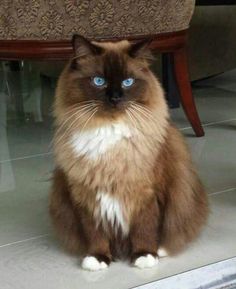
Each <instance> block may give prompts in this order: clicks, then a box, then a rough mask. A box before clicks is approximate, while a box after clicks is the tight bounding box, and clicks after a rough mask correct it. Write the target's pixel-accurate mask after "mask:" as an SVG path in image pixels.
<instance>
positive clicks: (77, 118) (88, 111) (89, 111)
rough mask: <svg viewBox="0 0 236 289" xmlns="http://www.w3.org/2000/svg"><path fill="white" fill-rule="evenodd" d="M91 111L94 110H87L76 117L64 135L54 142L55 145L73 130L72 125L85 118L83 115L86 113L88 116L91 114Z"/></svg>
mask: <svg viewBox="0 0 236 289" xmlns="http://www.w3.org/2000/svg"><path fill="white" fill-rule="evenodd" d="M97 109H98V108H97ZM93 110H94V108H91V109H88V110H86V111H85V112H84V113H82V114H81V115H79V116H78V117H76V118H75V119H74V120H73V121H72V123H71V124H70V125H69V126H68V127H67V129H66V130H65V131H64V133H63V134H62V135H61V136H60V138H59V139H58V140H57V141H56V144H57V143H59V142H60V141H61V139H63V138H64V136H65V135H66V134H67V132H68V131H70V130H71V129H72V128H73V126H74V124H75V123H77V122H78V120H79V119H80V118H81V117H83V116H85V115H86V114H88V113H89V114H90V113H91V112H93ZM74 116H75V115H74Z"/></svg>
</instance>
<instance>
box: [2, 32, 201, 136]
mask: <svg viewBox="0 0 236 289" xmlns="http://www.w3.org/2000/svg"><path fill="white" fill-rule="evenodd" d="M187 36H188V30H182V31H178V32H171V33H163V34H157V35H148V36H147V35H143V36H142V35H141V36H139V37H125V38H126V39H128V40H134V41H137V40H139V39H145V38H151V39H152V42H151V43H150V48H151V49H153V50H155V51H157V52H160V53H168V54H169V56H170V58H171V59H172V61H173V65H174V72H175V79H176V83H177V86H178V88H179V92H180V101H181V104H182V107H183V109H184V111H185V114H186V116H187V118H188V120H189V122H190V124H191V126H192V128H193V130H194V132H195V134H196V136H198V137H200V136H203V135H204V130H203V128H202V125H201V122H200V118H199V116H198V112H197V109H196V105H195V101H194V98H193V95H192V89H191V84H190V79H189V71H188V61H187V50H186V47H187V38H188V37H187ZM120 39H124V37H120V38H112V39H111V38H101V39H96V40H99V41H100V40H101V41H118V40H120ZM72 55H73V49H72V45H71V41H69V40H62V41H58V40H55V41H49V40H0V60H22V59H31V60H67V59H69V58H70V57H72Z"/></svg>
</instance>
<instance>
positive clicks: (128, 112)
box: [126, 109, 138, 131]
mask: <svg viewBox="0 0 236 289" xmlns="http://www.w3.org/2000/svg"><path fill="white" fill-rule="evenodd" d="M126 113H127V115H128V118H129V120H130V122H131V124H132V125H133V126H134V128H135V129H136V130H137V131H138V128H137V125H136V123H135V119H134V118H133V116H132V113H131V112H130V110H129V109H126Z"/></svg>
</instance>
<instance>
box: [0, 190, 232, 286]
mask: <svg viewBox="0 0 236 289" xmlns="http://www.w3.org/2000/svg"><path fill="white" fill-rule="evenodd" d="M210 202H211V210H212V213H211V216H210V219H209V223H208V225H207V227H206V229H205V231H204V233H203V234H202V236H201V238H199V240H198V241H197V242H196V243H194V244H193V245H192V246H191V247H190V248H189V249H188V250H187V251H185V252H184V253H183V254H181V255H179V256H177V257H174V258H168V257H167V258H162V259H160V262H159V265H158V266H157V267H156V268H152V269H145V270H140V269H136V268H132V267H130V266H129V265H128V264H125V263H121V262H118V263H114V264H112V265H111V266H110V268H109V269H107V270H104V271H103V272H86V271H82V270H80V268H79V259H78V258H76V257H71V256H69V255H67V254H65V253H64V252H63V251H62V250H61V248H60V247H59V246H58V245H57V241H56V240H55V239H54V238H52V237H51V236H45V237H41V238H38V239H35V240H28V241H25V242H21V243H18V244H14V245H9V246H4V247H0V272H1V273H0V274H1V284H4V289H12V288H21V289H28V288H34V289H41V288H48V289H49V288H50V289H54V288H55V289H65V288H68V289H71V288H73V289H77V288H78V289H80V288H89V289H97V288H103V289H106V288H109V289H111V288H117V289H127V288H132V287H134V286H138V285H141V284H145V283H147V282H151V281H155V280H158V279H161V278H164V277H167V276H171V275H174V274H177V273H181V272H184V271H187V270H191V269H193V268H198V267H201V266H204V265H206V264H210V263H214V262H216V261H219V260H224V259H227V258H230V257H232V256H236V246H235V240H236V227H235V226H232V220H233V219H235V218H236V210H235V206H236V190H234V191H231V192H226V193H222V194H218V195H214V196H212V197H211V198H210ZM16 284H17V286H18V287H17V286H16Z"/></svg>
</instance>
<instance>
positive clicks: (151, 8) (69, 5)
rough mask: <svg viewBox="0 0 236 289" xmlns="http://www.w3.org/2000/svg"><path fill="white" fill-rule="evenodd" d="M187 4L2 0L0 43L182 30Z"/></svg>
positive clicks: (190, 4)
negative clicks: (80, 35)
mask: <svg viewBox="0 0 236 289" xmlns="http://www.w3.org/2000/svg"><path fill="white" fill-rule="evenodd" d="M194 2H195V1H192V0H152V1H150V0H140V1H134V0H117V1H114V0H113V1H111V0H91V1H89V0H84V1H81V0H64V1H63V0H48V1H45V0H13V1H12V0H11V1H10V0H2V1H1V5H0V39H5V40H13V39H20V40H24V39H26V40H28V39H32V40H33V39H37V40H42V39H43V40H56V39H58V40H62V39H70V38H71V36H72V34H74V33H79V34H82V35H85V36H87V37H90V38H96V39H97V38H114V37H119V38H124V37H132V36H133V37H137V36H145V35H148V36H150V35H156V34H159V33H168V32H176V31H181V30H185V29H187V28H188V27H189V22H190V19H191V17H192V13H193V10H194Z"/></svg>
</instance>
